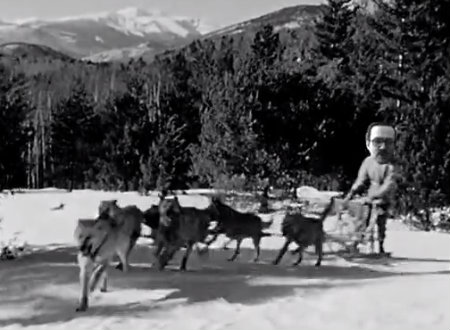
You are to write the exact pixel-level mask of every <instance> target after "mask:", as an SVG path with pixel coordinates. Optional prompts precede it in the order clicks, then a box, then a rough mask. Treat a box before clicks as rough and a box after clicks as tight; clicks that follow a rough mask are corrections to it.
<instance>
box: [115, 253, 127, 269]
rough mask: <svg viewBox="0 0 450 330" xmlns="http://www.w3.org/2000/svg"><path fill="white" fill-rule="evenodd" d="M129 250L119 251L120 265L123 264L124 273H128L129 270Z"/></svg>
mask: <svg viewBox="0 0 450 330" xmlns="http://www.w3.org/2000/svg"><path fill="white" fill-rule="evenodd" d="M127 251H128V250H127V249H125V250H122V249H120V250H119V251H117V255H118V256H119V259H120V263H121V264H122V272H124V273H127V272H128V270H129V266H128V257H127Z"/></svg>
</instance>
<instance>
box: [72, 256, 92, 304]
mask: <svg viewBox="0 0 450 330" xmlns="http://www.w3.org/2000/svg"><path fill="white" fill-rule="evenodd" d="M78 266H79V267H80V286H81V297H80V303H79V305H78V307H77V308H76V310H75V311H76V312H84V311H86V310H87V309H88V299H89V298H88V295H89V290H88V289H89V288H88V286H89V278H90V276H89V275H90V273H91V272H90V268H91V267H92V261H91V260H90V259H89V257H87V256H83V255H82V254H81V253H79V254H78Z"/></svg>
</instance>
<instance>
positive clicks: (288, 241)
mask: <svg viewBox="0 0 450 330" xmlns="http://www.w3.org/2000/svg"><path fill="white" fill-rule="evenodd" d="M290 244H291V240H289V239H287V238H286V241H285V242H284V245H283V247H282V248H281V249H280V252H279V253H278V256H277V257H276V258H275V260H274V261H272V264H273V265H278V264H279V263H280V261H281V258H283V256H284V254H285V253H286V251H287V250H288V248H289V245H290Z"/></svg>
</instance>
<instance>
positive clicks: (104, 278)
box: [100, 267, 108, 292]
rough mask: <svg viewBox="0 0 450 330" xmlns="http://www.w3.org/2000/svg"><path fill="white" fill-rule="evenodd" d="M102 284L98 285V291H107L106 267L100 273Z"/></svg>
mask: <svg viewBox="0 0 450 330" xmlns="http://www.w3.org/2000/svg"><path fill="white" fill-rule="evenodd" d="M101 280H102V285H101V286H100V292H107V291H108V271H107V267H105V270H104V271H103V275H102V279H101Z"/></svg>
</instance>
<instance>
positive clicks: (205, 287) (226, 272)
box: [0, 246, 449, 327]
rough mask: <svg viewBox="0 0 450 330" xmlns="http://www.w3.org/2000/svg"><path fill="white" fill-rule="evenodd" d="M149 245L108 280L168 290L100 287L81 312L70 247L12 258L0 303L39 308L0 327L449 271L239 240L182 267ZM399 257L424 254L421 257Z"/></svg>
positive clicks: (257, 298)
mask: <svg viewBox="0 0 450 330" xmlns="http://www.w3.org/2000/svg"><path fill="white" fill-rule="evenodd" d="M151 252H152V251H151V249H150V248H149V247H145V246H139V247H138V248H137V249H136V250H135V251H134V252H133V253H132V257H131V266H132V267H131V269H130V272H129V273H127V274H125V273H122V272H120V271H118V270H116V269H113V268H112V269H111V270H110V273H109V276H110V281H109V288H110V290H111V291H112V292H117V293H119V292H121V291H122V292H126V290H144V291H142V292H152V291H153V290H163V291H164V290H165V292H166V291H167V292H169V293H168V294H166V295H165V296H164V297H162V298H157V299H151V300H152V301H151V303H150V305H148V304H139V303H129V302H126V301H119V302H117V303H116V304H108V293H105V294H104V295H105V296H102V297H104V298H102V299H104V300H105V302H103V301H102V302H101V303H100V302H95V301H94V302H92V303H91V306H90V310H89V311H88V312H86V313H82V314H79V313H78V314H77V313H75V307H76V304H77V301H78V294H79V284H78V266H77V265H76V249H75V248H60V249H55V250H52V251H42V252H39V253H35V254H33V255H28V256H24V257H23V258H22V259H20V260H17V261H12V262H11V263H10V264H11V267H5V268H2V269H0V277H2V281H1V283H0V292H1V294H2V300H1V301H0V311H1V310H2V308H4V307H11V306H18V307H19V306H21V305H23V304H26V303H29V302H30V301H32V302H33V301H35V302H38V303H36V306H35V307H34V308H35V309H37V310H38V313H36V314H34V315H29V316H27V315H22V316H20V317H12V318H9V319H7V320H2V319H0V327H2V326H7V325H12V324H16V323H19V324H21V325H23V326H27V325H39V324H41V325H42V324H49V323H55V322H68V321H70V320H72V319H75V318H79V317H85V316H86V315H100V316H110V315H127V316H133V315H139V314H142V313H149V312H150V313H151V312H152V311H153V310H157V309H161V308H167V307H168V306H171V304H170V302H173V303H175V304H178V303H179V301H183V303H186V304H192V303H198V302H207V301H214V300H217V299H222V300H225V301H227V302H229V303H240V304H247V305H250V304H258V303H261V302H263V301H267V300H270V299H276V298H281V297H285V296H289V295H293V294H295V293H296V292H297V291H301V292H302V294H304V295H308V294H316V293H317V292H318V291H319V292H320V291H323V290H327V289H330V288H333V287H345V286H355V285H363V284H364V283H366V281H365V280H370V279H377V278H382V277H389V276H407V275H429V274H444V273H449V272H448V271H447V272H445V271H440V272H436V271H434V272H419V271H418V272H409V273H407V274H404V273H400V272H398V271H390V270H386V269H383V270H380V269H373V268H370V267H367V265H365V264H363V263H362V264H360V265H351V266H349V265H340V264H339V263H337V262H336V261H337V259H336V255H333V254H327V255H326V256H325V258H324V261H323V266H322V267H314V266H313V264H314V262H315V256H311V255H306V254H305V260H304V262H303V263H302V264H301V265H299V266H297V267H292V266H290V261H291V260H289V259H292V260H293V258H295V257H293V256H290V255H289V254H286V256H285V259H284V260H283V261H282V263H281V264H280V265H278V266H274V265H272V264H271V263H270V262H271V261H272V260H273V259H274V258H275V255H276V254H277V253H278V251H277V250H262V252H261V257H262V261H261V262H260V263H252V262H251V261H250V260H251V259H252V256H253V250H252V249H245V248H244V249H242V253H241V255H240V257H239V259H238V260H236V261H235V262H228V261H227V258H228V257H229V256H230V254H231V253H232V251H224V250H219V249H214V250H211V251H210V252H209V254H208V256H207V257H199V256H197V255H196V254H195V253H194V254H192V256H191V258H190V259H189V262H188V271H186V272H180V271H178V266H179V263H180V259H181V256H182V255H183V252H179V253H177V255H176V257H175V258H174V260H173V261H172V262H171V264H170V265H169V266H168V267H167V268H166V269H165V270H164V271H161V272H160V271H157V270H155V269H154V268H150V266H149V263H150V262H152V261H153V257H152V254H151ZM398 259H401V260H406V261H410V262H416V261H420V262H423V259H412V260H410V259H408V258H398ZM396 260H397V259H394V260H393V261H396ZM425 260H426V261H434V260H433V259H430V260H428V259H425ZM439 262H440V261H439ZM442 262H443V261H442ZM2 275H7V276H2ZM43 288H46V289H43ZM58 291H64V292H65V293H61V292H58ZM0 314H1V313H0Z"/></svg>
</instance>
